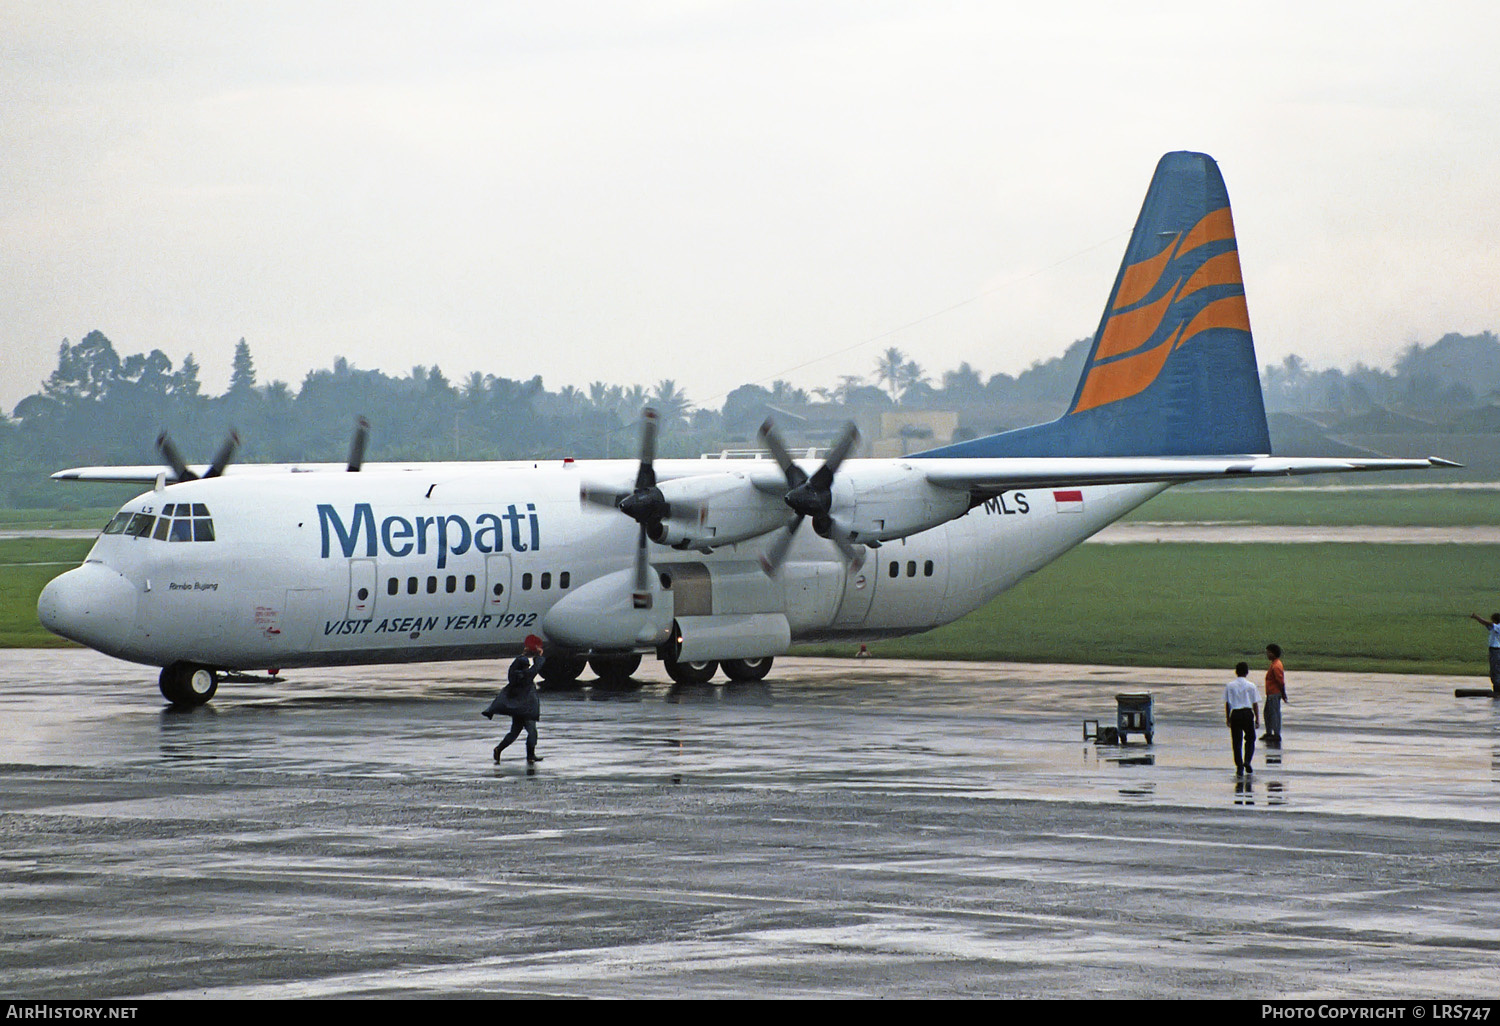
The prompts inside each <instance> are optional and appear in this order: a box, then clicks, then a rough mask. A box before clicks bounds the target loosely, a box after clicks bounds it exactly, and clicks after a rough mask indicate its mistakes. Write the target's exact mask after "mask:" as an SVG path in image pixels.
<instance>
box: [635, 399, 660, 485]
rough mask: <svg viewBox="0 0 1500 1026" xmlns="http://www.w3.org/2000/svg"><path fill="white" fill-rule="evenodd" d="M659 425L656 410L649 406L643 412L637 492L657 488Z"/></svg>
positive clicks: (636, 479) (636, 483) (636, 482)
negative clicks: (657, 436)
mask: <svg viewBox="0 0 1500 1026" xmlns="http://www.w3.org/2000/svg"><path fill="white" fill-rule="evenodd" d="M657 424H658V417H657V413H656V411H655V410H653V409H652V408H651V407H649V406H648V407H646V408H645V409H644V410H642V411H641V468H640V469H639V470H638V471H636V475H635V490H636V491H638V492H639V491H644V490H645V489H647V488H655V487H656V466H655V464H656V429H657Z"/></svg>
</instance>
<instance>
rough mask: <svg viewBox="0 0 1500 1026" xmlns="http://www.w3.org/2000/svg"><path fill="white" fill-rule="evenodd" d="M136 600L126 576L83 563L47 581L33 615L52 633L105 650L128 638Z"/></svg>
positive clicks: (101, 566)
mask: <svg viewBox="0 0 1500 1026" xmlns="http://www.w3.org/2000/svg"><path fill="white" fill-rule="evenodd" d="M135 600H136V595H135V585H133V584H131V583H130V581H129V580H127V579H126V578H125V577H123V576H121V575H120V574H119V573H116V572H115V571H114V570H111V569H109V568H108V567H106V566H103V565H101V564H99V563H85V564H84V565H83V566H80V567H78V568H77V569H74V570H69V571H68V572H67V573H65V574H62V575H60V576H58V577H54V578H53V579H52V580H51V581H50V582H48V584H47V586H46V587H45V588H43V589H42V594H41V595H40V597H38V599H37V603H36V615H37V618H38V619H39V620H41V621H42V626H43V627H45V628H47V629H48V630H49V631H51V632H52V633H53V634H56V635H59V636H61V637H64V638H67V639H68V640H70V641H77V642H79V643H80V644H84V645H88V646H89V647H90V648H95V649H98V650H100V651H102V652H108V651H110V650H111V649H113V648H117V647H118V646H119V645H120V643H122V642H124V641H127V640H128V635H129V628H130V625H131V624H132V623H133V622H134V621H135Z"/></svg>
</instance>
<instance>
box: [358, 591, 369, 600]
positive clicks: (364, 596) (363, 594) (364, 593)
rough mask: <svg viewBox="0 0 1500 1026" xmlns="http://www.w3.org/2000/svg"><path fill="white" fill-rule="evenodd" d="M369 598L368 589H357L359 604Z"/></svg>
mask: <svg viewBox="0 0 1500 1026" xmlns="http://www.w3.org/2000/svg"><path fill="white" fill-rule="evenodd" d="M369 597H370V589H369V588H361V589H359V600H360V601H361V602H363V601H364V600H365V599H367V598H369Z"/></svg>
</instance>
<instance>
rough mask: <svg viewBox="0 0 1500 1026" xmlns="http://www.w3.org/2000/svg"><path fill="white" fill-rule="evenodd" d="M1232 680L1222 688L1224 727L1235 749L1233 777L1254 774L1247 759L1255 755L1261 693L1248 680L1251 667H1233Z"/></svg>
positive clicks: (1245, 664) (1243, 664)
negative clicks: (1233, 674) (1227, 729)
mask: <svg viewBox="0 0 1500 1026" xmlns="http://www.w3.org/2000/svg"><path fill="white" fill-rule="evenodd" d="M1234 672H1235V678H1234V680H1232V681H1230V682H1229V683H1228V684H1226V685H1224V723H1225V724H1226V725H1227V726H1228V727H1229V743H1230V746H1231V747H1233V749H1234V770H1235V775H1236V776H1243V775H1244V774H1246V773H1253V772H1254V769H1253V768H1252V767H1251V765H1250V757H1251V756H1252V755H1254V754H1255V732H1256V731H1257V730H1259V729H1260V693H1259V692H1257V691H1256V690H1255V685H1254V684H1253V683H1252V682H1251V680H1250V664H1249V663H1236V664H1235V667H1234Z"/></svg>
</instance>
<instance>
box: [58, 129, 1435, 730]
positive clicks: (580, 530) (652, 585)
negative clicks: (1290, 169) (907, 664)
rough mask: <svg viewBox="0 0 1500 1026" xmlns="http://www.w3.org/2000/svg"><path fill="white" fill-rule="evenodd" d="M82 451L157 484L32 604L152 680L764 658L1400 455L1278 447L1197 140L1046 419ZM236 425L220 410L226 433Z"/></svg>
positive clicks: (896, 630)
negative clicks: (608, 437) (1263, 492)
mask: <svg viewBox="0 0 1500 1026" xmlns="http://www.w3.org/2000/svg"><path fill="white" fill-rule="evenodd" d="M365 437H366V436H365V431H364V427H363V423H361V428H360V430H359V431H357V432H356V435H355V443H354V446H353V451H352V452H351V455H350V458H349V461H348V463H347V465H346V464H334V465H298V466H288V465H234V466H232V465H230V458H231V455H232V451H233V444H232V442H231V443H230V444H227V445H226V446H225V448H224V449H223V450H221V451H220V453H219V456H218V458H216V459H215V460H214V462H213V463H212V464H211V465H210V466H208V467H201V466H200V467H188V466H187V465H186V464H185V463H184V462H183V460H182V458H181V457H180V455H179V454H178V452H177V450H176V449H175V447H173V446H172V444H171V443H170V441H169V440H167V439H166V438H165V437H163V438H162V439H160V440H159V443H160V447H161V450H162V454H163V456H164V457H165V458H166V460H167V462H168V464H170V465H169V466H165V467H157V466H146V467H116V468H109V467H88V468H79V469H74V470H65V471H61V472H59V473H57V474H55V475H53V476H54V477H56V478H58V479H62V480H76V481H137V482H141V483H154V487H153V488H152V490H151V491H148V492H145V493H144V494H142V495H140V496H138V497H136V498H134V499H132V500H131V501H130V502H128V503H126V504H125V506H124V507H123V508H122V509H121V510H120V512H119V513H118V514H117V515H116V516H115V517H114V518H113V519H112V520H110V522H109V523H108V525H106V526H105V528H104V531H103V533H102V534H101V535H100V537H99V539H98V541H97V542H96V543H95V545H94V547H93V549H92V550H91V551H90V552H89V554H88V557H87V559H85V561H84V562H83V564H82V565H81V566H79V567H78V568H77V569H74V570H70V571H68V572H67V573H65V574H62V575H61V576H60V577H58V578H56V579H55V580H53V581H52V582H51V583H50V584H48V585H47V587H46V588H45V589H44V590H43V592H42V595H41V598H40V600H39V602H38V605H37V612H38V615H39V616H40V618H41V621H42V623H43V624H45V625H46V626H47V628H48V629H49V630H51V631H53V632H55V633H57V634H60V635H62V636H63V637H66V638H71V639H73V640H75V641H78V642H81V643H83V644H85V645H88V646H90V647H92V648H95V649H97V650H99V651H100V652H104V653H107V654H108V655H111V656H114V657H117V658H120V659H126V660H131V661H133V662H137V663H143V664H145V665H148V666H158V667H161V668H162V669H161V676H160V687H161V692H162V694H163V695H164V696H165V697H166V698H167V700H168V701H170V702H172V703H174V704H176V705H181V706H194V705H198V704H201V703H203V702H206V701H208V700H209V699H210V698H212V697H213V695H214V693H215V691H216V689H217V688H218V684H219V681H220V679H221V676H222V675H224V674H225V673H226V672H227V671H252V670H262V669H269V670H271V671H272V672H273V673H274V672H279V671H280V670H281V669H283V668H291V667H307V666H330V665H355V664H362V663H391V662H414V661H427V660H444V659H471V658H495V657H501V656H507V655H512V654H515V653H518V652H520V650H521V646H522V640H523V639H524V638H525V637H526V636H527V635H528V634H539V635H541V636H542V637H543V638H545V639H546V641H547V644H548V651H549V656H548V658H547V660H546V664H545V670H544V676H545V677H546V678H547V680H548V681H549V682H552V683H558V682H566V681H569V680H574V679H576V678H577V677H578V676H579V675H580V674H581V673H582V671H583V669H584V667H585V665H587V666H589V667H591V668H592V669H593V670H594V672H596V673H598V674H599V675H600V676H601V677H602V678H604V679H606V680H621V679H624V678H627V677H628V676H629V675H630V674H631V673H632V672H634V671H635V670H636V668H637V667H638V666H639V665H640V661H641V658H642V656H644V655H654V656H655V657H656V658H658V659H660V660H662V661H663V662H664V663H665V667H666V670H667V672H668V673H669V674H670V675H671V677H672V678H673V679H674V680H677V681H682V682H707V681H709V680H710V679H712V677H713V676H714V674H715V673H716V672H718V671H719V670H721V669H722V670H723V672H724V674H725V675H726V676H727V677H728V678H729V679H731V680H758V679H761V678H763V677H764V676H765V675H766V674H767V672H768V671H769V670H770V668H771V662H772V660H773V659H774V658H775V657H776V656H778V655H781V654H783V653H785V652H786V651H787V650H788V649H789V648H790V646H791V645H792V644H793V643H794V642H799V641H829V640H841V641H848V642H851V643H852V642H859V641H870V640H874V639H879V638H888V637H893V636H897V635H903V634H911V633H915V632H920V631H925V630H928V629H930V628H933V627H937V626H939V625H941V624H945V623H949V622H951V621H953V620H957V619H958V618H959V617H961V616H964V615H965V614H966V613H969V612H971V611H973V610H975V609H978V608H979V607H980V606H982V605H984V604H985V603H986V602H988V601H990V599H992V598H994V597H995V596H996V595H998V594H1000V593H1001V592H1003V591H1005V590H1006V589H1007V588H1009V587H1011V586H1012V585H1014V584H1016V583H1017V582H1018V581H1020V580H1021V579H1022V578H1024V577H1026V576H1027V575H1028V574H1031V573H1033V572H1034V571H1036V570H1039V569H1040V568H1042V567H1043V566H1045V565H1047V564H1048V563H1050V562H1051V561H1052V560H1054V559H1056V558H1057V557H1058V556H1060V555H1062V554H1063V553H1064V552H1067V551H1068V550H1069V549H1071V548H1073V546H1075V545H1077V544H1079V543H1080V542H1081V541H1083V540H1084V539H1086V538H1088V537H1089V536H1090V535H1092V534H1094V533H1095V532H1097V531H1098V530H1100V529H1101V528H1103V527H1104V526H1106V525H1107V524H1109V523H1111V522H1112V521H1114V520H1117V519H1119V518H1120V517H1122V516H1124V515H1125V514H1126V513H1128V512H1129V511H1130V510H1132V509H1134V508H1135V507H1137V506H1139V505H1140V504H1141V503H1143V502H1145V501H1146V500H1148V499H1150V498H1151V497H1153V496H1155V495H1157V494H1159V493H1161V492H1162V491H1164V490H1165V489H1166V488H1168V487H1170V486H1171V485H1173V484H1177V483H1179V482H1184V481H1203V480H1223V479H1230V480H1235V479H1240V478H1251V477H1268V476H1284V475H1294V474H1320V473H1331V472H1343V471H1372V470H1412V469H1419V468H1427V467H1432V466H1452V465H1453V464H1449V463H1447V461H1444V460H1439V459H1435V458H1429V459H1307V458H1278V457H1275V456H1272V455H1270V452H1271V442H1270V436H1269V433H1268V431H1267V428H1266V416H1265V408H1264V405H1263V402H1262V398H1261V390H1260V381H1259V377H1258V375H1257V371H1256V359H1255V350H1254V346H1253V343H1252V340H1251V335H1250V318H1249V314H1248V312H1247V310H1246V306H1245V289H1244V284H1243V282H1242V280H1241V275H1240V261H1239V252H1238V246H1237V244H1236V241H1235V235H1234V225H1233V222H1232V220H1231V218H1230V213H1229V197H1228V194H1227V193H1226V191H1225V189H1224V182H1223V179H1222V178H1221V177H1220V175H1219V169H1218V166H1217V165H1216V164H1215V163H1214V161H1213V160H1212V159H1210V158H1209V157H1207V156H1206V155H1204V154H1201V153H1186V152H1179V153H1169V154H1167V155H1166V156H1164V157H1163V158H1162V159H1161V161H1160V163H1159V164H1158V165H1157V168H1156V174H1155V176H1154V177H1153V179H1152V181H1151V186H1150V188H1149V190H1148V191H1147V193H1146V199H1145V203H1144V205H1143V206H1142V208H1141V213H1140V217H1139V218H1138V220H1137V221H1136V225H1135V230H1134V233H1133V235H1132V236H1131V239H1130V243H1129V246H1128V247H1127V249H1126V252H1125V259H1124V262H1123V264H1122V266H1121V268H1120V271H1119V274H1118V275H1117V277H1116V278H1115V283H1114V288H1113V290H1112V291H1111V292H1110V295H1109V300H1108V303H1107V304H1106V306H1105V309H1104V316H1103V317H1102V319H1101V320H1100V322H1099V330H1098V332H1097V334H1096V335H1095V336H1094V344H1093V349H1092V351H1091V352H1090V354H1089V358H1088V363H1087V365H1086V367H1085V369H1084V371H1083V376H1082V378H1081V380H1080V381H1079V383H1078V386H1077V389H1076V391H1075V392H1074V395H1073V400H1072V403H1071V404H1070V405H1069V406H1068V409H1067V412H1066V413H1065V414H1063V416H1061V417H1060V418H1058V419H1057V420H1055V421H1053V422H1051V423H1047V424H1041V425H1037V426H1034V427H1028V428H1021V429H1018V430H1015V431H1008V432H1004V433H1002V434H996V435H991V436H989V437H986V438H979V439H975V440H972V441H966V442H961V443H957V444H953V445H947V446H943V447H941V448H937V449H933V450H931V451H928V452H923V453H918V454H916V455H913V456H907V457H903V458H900V459H850V458H848V457H849V455H850V452H851V450H852V449H853V447H854V445H855V443H856V435H855V432H854V430H853V427H852V425H851V426H850V428H849V429H848V430H846V431H845V433H844V434H843V435H842V437H840V438H839V440H838V441H837V443H836V444H835V445H834V446H833V447H832V449H831V450H830V451H829V453H828V454H827V456H826V458H824V459H823V460H822V461H821V462H818V461H816V460H798V459H794V458H793V457H792V455H791V453H790V452H789V451H788V449H787V447H786V446H785V445H784V444H783V443H782V441H781V440H780V438H779V436H778V434H777V432H776V430H775V428H774V426H773V425H772V424H770V423H769V422H767V424H766V425H765V426H764V427H763V428H762V429H761V438H762V441H763V443H764V446H765V448H766V450H767V451H768V452H769V454H770V455H771V456H772V457H773V458H772V459H766V460H743V461H732V460H718V459H714V460H709V459H704V460H678V459H673V460H657V459H656V458H655V450H656V419H655V415H654V414H653V413H652V412H651V411H650V410H647V411H646V413H645V416H644V419H643V422H642V433H641V451H640V454H639V458H638V459H636V460H629V461H626V460H578V461H573V460H562V461H557V462H530V461H527V462H498V463H427V464H368V465H367V464H365V463H364V461H363V451H364V444H365ZM231 438H232V436H231Z"/></svg>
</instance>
